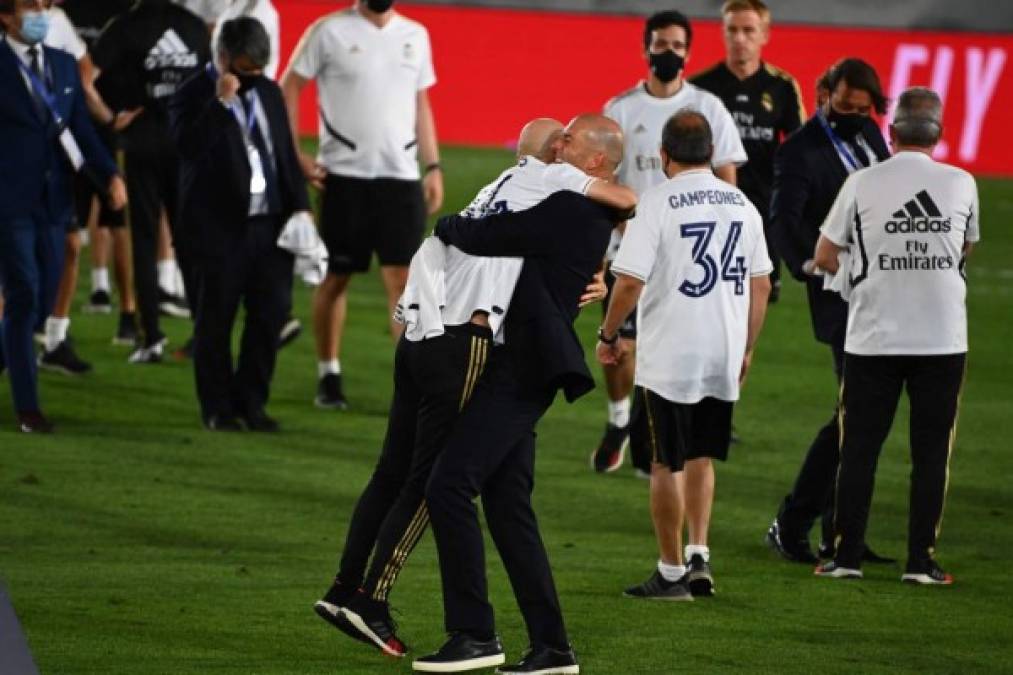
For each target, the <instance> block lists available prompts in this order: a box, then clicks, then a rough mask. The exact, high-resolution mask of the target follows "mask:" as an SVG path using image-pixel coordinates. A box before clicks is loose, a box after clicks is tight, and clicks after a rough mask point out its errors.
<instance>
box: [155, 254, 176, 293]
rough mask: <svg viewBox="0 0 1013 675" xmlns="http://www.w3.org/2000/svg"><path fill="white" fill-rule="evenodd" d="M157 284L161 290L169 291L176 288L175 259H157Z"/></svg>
mask: <svg viewBox="0 0 1013 675" xmlns="http://www.w3.org/2000/svg"><path fill="white" fill-rule="evenodd" d="M158 286H159V288H161V289H162V290H163V291H168V292H170V293H172V292H173V290H174V289H175V288H176V261H175V260H172V259H171V258H170V259H169V260H159V261H158Z"/></svg>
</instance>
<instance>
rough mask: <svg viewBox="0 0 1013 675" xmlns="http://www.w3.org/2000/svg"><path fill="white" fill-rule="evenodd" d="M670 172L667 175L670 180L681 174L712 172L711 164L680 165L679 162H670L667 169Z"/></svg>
mask: <svg viewBox="0 0 1013 675" xmlns="http://www.w3.org/2000/svg"><path fill="white" fill-rule="evenodd" d="M666 168H667V169H668V172H667V173H666V175H667V176H668V177H669V178H675V177H676V176H678V175H679V174H683V173H688V172H690V171H710V170H711V167H710V164H680V163H679V162H672V161H669V163H668V166H667V167H666Z"/></svg>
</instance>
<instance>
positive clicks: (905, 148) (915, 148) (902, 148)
mask: <svg viewBox="0 0 1013 675" xmlns="http://www.w3.org/2000/svg"><path fill="white" fill-rule="evenodd" d="M935 149H936V146H934V145H933V146H931V147H928V148H926V147H924V146H921V145H900V144H895V145H894V146H893V151H894V153H898V152H920V153H922V154H923V155H928V156H929V157H931V156H932V151H933V150H935Z"/></svg>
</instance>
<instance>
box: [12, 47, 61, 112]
mask: <svg viewBox="0 0 1013 675" xmlns="http://www.w3.org/2000/svg"><path fill="white" fill-rule="evenodd" d="M4 44H6V41H5V42H4ZM8 49H10V46H9V45H8ZM12 51H13V50H12ZM14 60H15V61H17V62H18V67H20V68H21V72H22V73H24V74H25V75H26V76H27V77H28V81H29V82H31V84H32V89H34V90H35V93H36V94H38V95H39V98H41V99H42V100H43V101H45V103H46V107H47V108H49V112H51V113H52V114H53V121H55V122H56V126H57V127H62V126H63V118H62V117H60V113H59V112H58V111H57V109H56V97H55V96H53V94H52V93H50V91H49V87H47V86H46V85H45V83H44V82H43V81H42V80H40V79H39V77H38V76H37V75H36V74H35V73H33V72H32V69H31V68H29V67H28V66H26V65H25V62H24V61H22V60H21V59H20V58H18V56H17V55H16V54H15V55H14ZM46 73H47V74H48V76H49V78H50V79H52V77H53V73H52V71H51V70H50V69H49V61H48V60H47V61H46Z"/></svg>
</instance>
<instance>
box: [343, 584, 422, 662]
mask: <svg viewBox="0 0 1013 675" xmlns="http://www.w3.org/2000/svg"><path fill="white" fill-rule="evenodd" d="M335 625H337V627H338V628H339V629H340V630H341V631H343V632H344V633H346V634H348V635H350V636H352V637H354V638H355V639H357V640H361V641H363V642H366V643H368V644H371V645H373V646H374V647H376V648H377V649H379V650H380V651H382V652H383V653H384V654H387V655H388V656H396V657H398V658H400V657H403V656H404V655H405V654H407V653H408V645H406V644H405V643H404V642H402V641H401V639H400V638H399V637H398V636H397V624H396V623H394V619H392V618H391V616H390V605H388V604H387V603H386V602H382V601H380V600H373V599H372V598H370V597H368V596H367V595H366V594H365V593H362V592H359V593H356V594H355V597H353V598H352V599H351V600H350V601H349V602H348V604H347V605H346V606H345V607H343V608H342V610H341V613H340V615H339V616H338V619H337V623H336V624H335Z"/></svg>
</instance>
